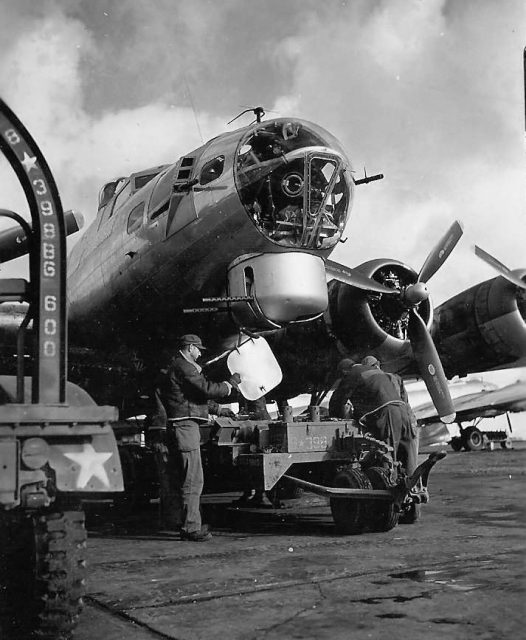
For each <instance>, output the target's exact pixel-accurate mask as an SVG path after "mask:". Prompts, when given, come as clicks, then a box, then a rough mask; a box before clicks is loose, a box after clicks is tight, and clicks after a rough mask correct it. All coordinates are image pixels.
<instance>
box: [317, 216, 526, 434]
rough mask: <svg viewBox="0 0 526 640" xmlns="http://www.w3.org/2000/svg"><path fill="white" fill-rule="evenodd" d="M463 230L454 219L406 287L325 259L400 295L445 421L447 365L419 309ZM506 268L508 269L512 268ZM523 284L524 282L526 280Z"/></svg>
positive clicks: (337, 274) (359, 284)
mask: <svg viewBox="0 0 526 640" xmlns="http://www.w3.org/2000/svg"><path fill="white" fill-rule="evenodd" d="M462 233H463V230H462V225H461V224H460V222H459V221H458V220H455V222H454V223H453V224H452V225H451V226H450V227H449V229H448V230H447V232H446V233H445V234H444V235H443V236H442V238H441V239H440V240H439V242H437V244H436V245H435V246H434V247H433V249H432V250H431V251H430V253H429V255H428V256H427V258H426V259H425V261H424V264H423V265H422V268H421V269H420V273H419V274H418V277H417V280H416V282H415V283H413V284H409V285H407V286H406V287H403V288H389V287H386V286H384V285H383V284H381V283H379V282H376V281H375V280H373V279H372V278H369V277H367V276H365V275H364V274H362V273H361V272H360V271H357V270H353V269H349V268H348V267H344V266H343V265H341V264H338V263H337V262H332V261H331V260H327V261H326V271H327V273H328V274H329V276H331V277H332V278H334V279H335V280H339V281H340V282H343V283H345V284H348V285H350V286H352V287H356V288H358V289H365V290H366V291H374V292H376V293H381V294H390V295H393V294H395V295H397V296H398V297H399V299H400V302H401V304H402V308H405V309H406V310H407V311H409V323H408V327H407V336H408V338H409V341H410V343H411V348H412V350H413V355H414V358H415V361H416V363H417V365H418V369H419V372H420V375H421V376H422V379H423V380H424V382H425V385H426V387H427V390H428V391H429V395H430V396H431V399H432V400H433V404H434V405H435V407H436V409H437V412H438V415H439V416H440V420H441V421H442V422H445V423H450V422H453V420H454V419H455V410H454V408H453V402H452V400H451V396H450V394H449V388H448V384H447V378H446V375H445V373H444V368H443V367H442V363H441V362H440V357H439V355H438V352H437V350H436V347H435V344H434V342H433V339H432V337H431V335H430V333H429V331H428V329H427V326H426V323H425V322H424V320H423V319H422V317H421V316H420V314H419V313H418V306H419V305H420V303H422V302H424V301H425V300H427V299H428V298H429V290H428V288H427V281H428V280H429V279H430V278H432V277H433V276H434V275H435V273H436V272H437V271H438V270H439V269H440V267H441V266H442V265H443V264H444V262H445V261H446V260H447V258H448V257H449V255H450V254H451V252H452V251H453V249H454V248H455V246H456V245H457V243H458V241H459V240H460V238H461V237H462ZM502 266H503V265H502ZM504 268H505V267H504ZM507 271H508V272H509V270H507ZM522 285H523V286H525V285H524V283H522Z"/></svg>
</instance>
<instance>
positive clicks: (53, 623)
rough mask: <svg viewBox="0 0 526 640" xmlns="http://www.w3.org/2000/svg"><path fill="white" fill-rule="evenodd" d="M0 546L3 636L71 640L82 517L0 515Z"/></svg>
mask: <svg viewBox="0 0 526 640" xmlns="http://www.w3.org/2000/svg"><path fill="white" fill-rule="evenodd" d="M0 542H1V552H0V565H1V569H2V571H0V576H1V580H2V582H4V580H5V583H4V584H2V585H1V586H2V589H1V591H2V592H3V595H2V614H3V615H2V617H5V618H6V620H5V621H4V620H3V621H2V623H3V627H4V628H6V627H7V628H6V635H7V636H8V637H10V635H9V633H10V632H12V633H14V637H16V638H18V637H24V638H25V637H32V638H38V639H40V640H68V639H70V638H71V634H72V632H73V630H74V628H75V627H76V625H77V622H78V618H79V615H80V612H81V609H82V597H83V595H84V590H85V578H86V566H85V549H86V530H85V528H84V513H83V512H82V511H64V512H60V511H50V512H44V513H40V514H34V515H28V514H24V513H17V514H8V515H6V516H4V515H2V516H1V540H0ZM20 633H22V634H23V635H22V636H20V635H17V634H20Z"/></svg>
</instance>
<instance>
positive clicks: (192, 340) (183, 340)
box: [179, 333, 206, 349]
mask: <svg viewBox="0 0 526 640" xmlns="http://www.w3.org/2000/svg"><path fill="white" fill-rule="evenodd" d="M179 344H180V345H181V346H182V347H185V346H186V345H189V344H195V346H196V347H197V348H198V349H206V347H205V346H204V345H203V343H202V342H201V338H200V337H199V336H196V335H195V334H194V333H186V334H185V335H184V336H181V337H180V338H179Z"/></svg>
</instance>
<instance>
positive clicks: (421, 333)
mask: <svg viewBox="0 0 526 640" xmlns="http://www.w3.org/2000/svg"><path fill="white" fill-rule="evenodd" d="M408 335H409V340H410V342H411V348H412V350H413V355H414V357H415V360H416V363H417V365H418V369H419V371H420V375H421V376H422V379H423V380H424V382H425V385H426V387H427V390H428V391H429V395H430V396H431V400H432V401H433V404H434V405H435V407H436V410H437V412H438V415H439V416H440V420H441V421H442V422H445V423H446V424H449V423H451V422H453V420H454V419H455V409H454V407H453V402H452V400H451V395H450V393H449V387H448V384H447V378H446V374H445V373H444V368H443V367H442V363H441V362H440V357H439V355H438V352H437V350H436V347H435V343H434V342H433V339H432V338H431V335H430V333H429V331H428V330H427V326H426V323H425V322H424V321H423V320H422V317H421V316H420V315H419V313H418V311H417V310H416V309H415V308H413V309H412V310H411V313H410V316H409V325H408Z"/></svg>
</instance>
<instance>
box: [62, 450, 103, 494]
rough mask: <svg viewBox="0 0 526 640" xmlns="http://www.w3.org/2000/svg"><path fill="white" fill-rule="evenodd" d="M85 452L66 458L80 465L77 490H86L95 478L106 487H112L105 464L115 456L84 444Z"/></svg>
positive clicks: (68, 454) (70, 454) (69, 454)
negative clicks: (90, 481)
mask: <svg viewBox="0 0 526 640" xmlns="http://www.w3.org/2000/svg"><path fill="white" fill-rule="evenodd" d="M82 446H83V450H82V451H80V452H78V453H65V454H64V455H65V456H66V458H69V459H70V460H73V462H76V463H77V464H78V465H80V473H79V477H78V478H77V489H84V487H85V486H86V485H87V484H88V482H89V480H91V478H93V477H95V478H97V479H98V480H100V481H101V482H102V484H103V485H104V486H105V487H109V486H110V480H109V478H108V474H107V472H106V469H105V468H104V463H105V462H106V460H108V459H109V458H111V456H112V455H113V454H112V453H111V452H98V451H95V449H94V448H93V446H92V445H91V444H83V445H82Z"/></svg>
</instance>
